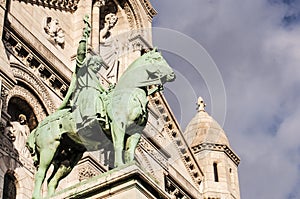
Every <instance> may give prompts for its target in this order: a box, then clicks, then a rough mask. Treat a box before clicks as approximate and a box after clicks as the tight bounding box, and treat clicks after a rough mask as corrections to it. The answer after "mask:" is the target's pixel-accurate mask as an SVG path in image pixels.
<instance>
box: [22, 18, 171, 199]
mask: <svg viewBox="0 0 300 199" xmlns="http://www.w3.org/2000/svg"><path fill="white" fill-rule="evenodd" d="M85 22H86V23H87V20H85ZM89 27H90V26H89V24H88V23H87V28H86V29H85V32H84V39H82V40H81V41H80V43H79V47H78V51H77V64H78V63H79V64H78V67H76V69H75V71H74V75H73V78H72V81H71V85H70V87H69V90H68V92H67V94H66V97H65V99H64V101H63V103H62V106H61V107H60V108H59V109H58V110H57V111H56V112H54V113H53V114H51V115H49V116H47V117H46V118H45V119H44V120H43V121H42V122H40V123H39V125H38V126H37V128H36V129H34V130H33V131H32V132H31V134H30V135H29V137H28V139H27V147H28V149H29V150H30V152H31V154H32V156H33V159H34V163H35V165H36V166H38V167H37V172H36V174H35V187H34V192H33V198H35V199H37V198H41V193H40V192H41V187H42V184H43V182H44V179H45V176H46V173H47V171H48V169H49V167H50V165H51V164H53V165H54V170H53V172H52V175H51V176H50V177H49V179H48V192H47V195H48V196H51V195H53V194H54V192H55V189H56V188H57V186H58V183H59V181H60V180H61V179H63V178H64V177H66V176H67V175H68V174H69V173H70V172H71V171H72V169H73V168H74V166H75V165H76V164H77V163H78V161H79V160H80V159H81V157H82V155H83V153H84V152H85V151H93V150H98V149H101V148H105V147H106V145H107V144H109V143H111V142H110V141H112V143H113V148H114V158H115V159H114V166H115V167H119V166H121V165H123V164H124V161H123V159H124V160H125V164H127V163H130V162H131V161H133V159H134V151H135V149H136V147H137V144H138V142H139V140H140V137H141V133H142V130H143V128H144V127H145V126H146V123H147V119H148V111H147V104H148V102H149V100H148V96H149V95H151V94H153V93H154V92H157V91H160V90H161V88H162V86H163V84H164V83H166V82H169V81H173V80H174V79H175V74H174V72H173V70H172V69H171V67H170V66H169V65H168V63H167V62H166V60H165V59H164V58H163V57H162V55H161V54H160V53H159V52H156V50H152V51H150V52H148V53H145V54H144V55H142V56H141V57H139V58H138V59H137V60H135V61H134V62H133V63H132V64H131V65H130V66H129V67H128V68H127V69H126V70H125V72H124V73H123V75H122V76H121V78H120V79H119V81H118V83H117V85H116V86H111V87H110V88H109V89H108V90H106V89H104V88H103V87H102V86H101V85H100V83H99V80H97V81H96V80H95V77H96V74H97V72H98V71H99V69H100V67H101V66H105V64H104V63H103V61H102V59H101V57H99V56H98V57H95V56H91V57H89V58H86V54H87V53H86V48H87V47H86V41H87V39H88V37H89V32H90V30H89ZM83 52H84V53H83ZM152 85H154V86H152ZM150 86H152V87H151V88H150ZM87 110H88V111H87ZM124 146H125V147H124ZM123 150H125V152H124V157H123Z"/></svg>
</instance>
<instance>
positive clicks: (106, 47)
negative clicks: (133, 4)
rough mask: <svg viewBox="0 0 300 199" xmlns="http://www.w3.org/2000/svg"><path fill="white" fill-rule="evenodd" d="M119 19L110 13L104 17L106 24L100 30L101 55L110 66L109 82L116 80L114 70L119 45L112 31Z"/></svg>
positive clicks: (107, 75)
mask: <svg viewBox="0 0 300 199" xmlns="http://www.w3.org/2000/svg"><path fill="white" fill-rule="evenodd" d="M117 21H118V17H117V15H116V14H114V13H108V14H107V15H106V16H105V17H104V23H103V26H102V27H101V28H102V29H101V30H100V55H101V57H102V58H103V60H104V61H105V63H106V64H107V65H108V66H109V70H108V72H107V74H106V77H107V79H108V80H111V79H114V78H116V74H112V73H113V69H114V68H115V67H116V64H117V62H118V58H119V49H118V48H119V46H118V45H119V44H118V41H117V40H116V39H115V38H112V36H111V31H110V30H111V29H112V28H113V27H114V26H115V25H116V23H117Z"/></svg>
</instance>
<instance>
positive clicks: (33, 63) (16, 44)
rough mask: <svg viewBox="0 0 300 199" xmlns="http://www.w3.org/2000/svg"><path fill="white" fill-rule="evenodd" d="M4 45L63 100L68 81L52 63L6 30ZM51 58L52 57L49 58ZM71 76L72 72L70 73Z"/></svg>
mask: <svg viewBox="0 0 300 199" xmlns="http://www.w3.org/2000/svg"><path fill="white" fill-rule="evenodd" d="M4 43H5V47H6V49H7V51H8V52H9V53H11V54H12V55H14V56H15V57H16V58H17V59H18V60H19V61H20V62H21V63H22V64H23V65H24V66H26V67H28V69H30V71H31V72H32V73H34V74H35V75H36V76H37V77H40V79H42V80H45V81H44V83H45V84H47V86H48V87H49V88H51V89H52V91H53V92H54V93H56V94H57V96H58V97H60V98H61V99H62V98H63V97H64V95H65V93H66V91H67V89H68V80H67V78H66V77H62V76H61V74H63V73H60V72H56V70H55V69H54V70H53V67H52V66H51V65H50V63H46V62H45V61H43V60H42V59H41V58H40V57H39V55H37V54H36V53H34V52H33V51H32V50H30V48H29V47H28V46H27V45H26V44H24V43H23V42H22V41H20V39H19V38H18V37H17V36H16V35H14V34H13V33H12V32H11V31H9V30H7V29H5V37H4ZM49 57H50V56H49ZM63 75H66V74H63ZM70 76H71V72H70Z"/></svg>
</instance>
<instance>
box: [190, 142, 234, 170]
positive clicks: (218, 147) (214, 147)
mask: <svg viewBox="0 0 300 199" xmlns="http://www.w3.org/2000/svg"><path fill="white" fill-rule="evenodd" d="M192 150H193V152H194V153H195V154H197V153H199V152H201V151H204V150H210V151H220V152H224V153H225V154H226V155H227V156H228V157H229V158H230V159H231V160H232V161H233V162H234V163H235V164H236V165H239V163H240V158H239V157H238V156H237V155H236V154H235V153H234V152H233V151H232V150H231V149H230V148H229V147H228V146H227V145H224V144H214V143H201V144H199V145H197V146H194V147H192Z"/></svg>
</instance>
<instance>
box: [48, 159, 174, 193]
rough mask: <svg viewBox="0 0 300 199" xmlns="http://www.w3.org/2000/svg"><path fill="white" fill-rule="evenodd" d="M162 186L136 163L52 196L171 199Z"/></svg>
mask: <svg viewBox="0 0 300 199" xmlns="http://www.w3.org/2000/svg"><path fill="white" fill-rule="evenodd" d="M161 187H163V186H161V185H158V184H157V183H156V182H155V181H154V180H153V179H152V178H151V177H150V176H148V175H147V174H146V173H145V172H144V171H142V169H141V168H139V167H138V166H137V165H136V164H130V165H125V166H123V167H121V168H117V169H113V170H111V171H109V172H107V173H103V174H101V175H98V176H95V177H92V178H90V179H88V180H85V181H82V182H81V183H78V184H76V185H74V186H72V187H69V188H66V189H64V190H62V191H60V192H58V193H57V194H56V195H55V196H54V197H52V198H54V199H61V198H70V199H71V198H74V199H75V198H77V199H78V198H88V199H99V198H101V199H105V198H109V199H123V198H124V199H128V198H130V199H149V198H150V199H152V198H153V199H157V198H162V199H169V198H170V196H169V195H168V194H167V193H166V192H165V191H164V190H163V189H162V188H161Z"/></svg>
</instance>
